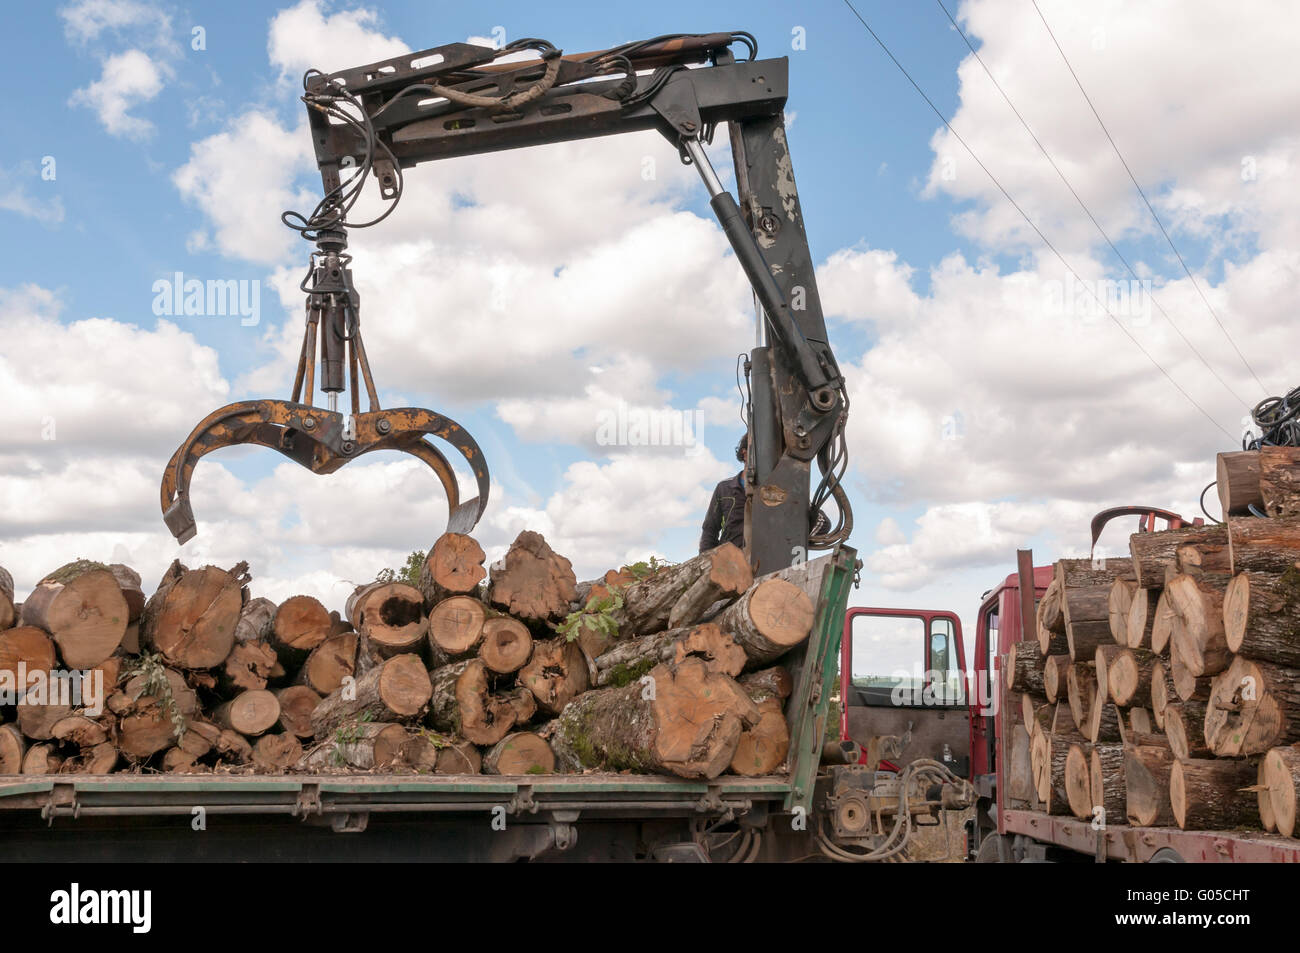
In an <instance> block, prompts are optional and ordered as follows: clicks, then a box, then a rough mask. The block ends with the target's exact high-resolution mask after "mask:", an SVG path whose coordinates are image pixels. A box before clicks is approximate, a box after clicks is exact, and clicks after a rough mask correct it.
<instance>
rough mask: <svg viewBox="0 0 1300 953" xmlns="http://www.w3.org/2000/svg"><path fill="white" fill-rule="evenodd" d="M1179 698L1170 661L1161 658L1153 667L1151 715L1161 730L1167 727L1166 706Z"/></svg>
mask: <svg viewBox="0 0 1300 953" xmlns="http://www.w3.org/2000/svg"><path fill="white" fill-rule="evenodd" d="M1177 698H1178V692H1177V690H1176V689H1175V688H1174V677H1173V675H1171V674H1170V672H1169V663H1168V662H1166V661H1164V660H1163V659H1161V660H1159V661H1157V662H1156V663H1155V664H1154V665H1153V666H1152V667H1151V716H1152V718H1154V719H1155V723H1156V727H1157V728H1159V729H1160V730H1161V731H1164V729H1165V708H1166V707H1167V706H1168V705H1169V703H1170V702H1171V701H1174V700H1176V699H1177Z"/></svg>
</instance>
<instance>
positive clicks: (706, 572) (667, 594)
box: [614, 543, 793, 638]
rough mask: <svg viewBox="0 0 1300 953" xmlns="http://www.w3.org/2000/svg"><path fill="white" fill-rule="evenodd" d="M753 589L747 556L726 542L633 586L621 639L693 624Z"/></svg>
mask: <svg viewBox="0 0 1300 953" xmlns="http://www.w3.org/2000/svg"><path fill="white" fill-rule="evenodd" d="M767 578H776V577H767ZM782 581H784V580H782ZM753 585H754V575H753V572H752V570H751V569H750V567H749V561H748V560H746V559H745V554H744V553H742V552H741V551H740V550H739V549H738V548H737V547H735V546H733V545H732V544H731V543H723V544H722V545H721V546H718V547H717V548H716V549H712V550H709V551H708V552H707V553H701V554H700V555H698V556H695V557H694V558H692V559H688V560H686V561H685V562H682V563H678V564H677V565H674V566H667V567H665V568H663V569H660V570H659V571H658V572H656V573H655V574H654V575H652V576H649V577H647V578H645V579H641V580H640V581H638V582H634V583H632V584H631V585H630V586H628V587H627V589H626V590H624V592H623V608H622V609H620V610H617V611H615V613H614V618H615V620H616V622H617V623H618V629H619V634H618V637H619V638H628V637H630V636H634V635H649V634H651V633H654V632H661V631H663V630H664V629H668V628H680V627H682V626H687V625H692V624H694V623H696V622H698V621H700V620H701V619H702V618H703V617H704V616H705V615H706V614H708V613H709V612H710V611H711V609H712V607H713V606H714V605H716V604H717V603H719V602H730V601H731V600H734V599H736V598H737V597H740V596H742V595H743V594H745V593H746V592H748V591H749V590H750V589H751V588H752V587H753ZM788 585H793V583H788Z"/></svg>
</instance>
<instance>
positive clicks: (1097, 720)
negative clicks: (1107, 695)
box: [1084, 695, 1120, 744]
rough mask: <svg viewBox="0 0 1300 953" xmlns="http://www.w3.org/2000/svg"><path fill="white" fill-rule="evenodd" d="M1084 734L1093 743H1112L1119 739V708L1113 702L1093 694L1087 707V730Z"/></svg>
mask: <svg viewBox="0 0 1300 953" xmlns="http://www.w3.org/2000/svg"><path fill="white" fill-rule="evenodd" d="M1084 734H1085V735H1086V736H1087V738H1088V740H1089V741H1091V742H1092V743H1093V744H1114V743H1115V742H1117V741H1119V740H1120V735H1119V709H1118V708H1116V707H1115V703H1114V702H1111V701H1108V700H1107V701H1103V700H1102V699H1101V697H1100V696H1099V695H1098V696H1094V698H1093V704H1092V706H1091V707H1090V708H1089V709H1088V730H1087V731H1085V732H1084Z"/></svg>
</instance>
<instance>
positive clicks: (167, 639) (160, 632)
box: [140, 560, 248, 669]
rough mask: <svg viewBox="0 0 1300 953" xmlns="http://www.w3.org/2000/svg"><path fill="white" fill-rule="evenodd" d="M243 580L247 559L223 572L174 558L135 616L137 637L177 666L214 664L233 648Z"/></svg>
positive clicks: (246, 577) (244, 579)
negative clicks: (193, 566)
mask: <svg viewBox="0 0 1300 953" xmlns="http://www.w3.org/2000/svg"><path fill="white" fill-rule="evenodd" d="M247 582H248V564H247V563H242V562H241V563H239V564H238V565H236V566H235V567H234V568H232V569H231V570H230V571H229V572H227V571H226V570H224V569H218V568H217V567H216V566H204V567H203V568H202V569H194V570H189V569H186V568H185V567H184V566H183V565H181V563H180V561H179V560H176V561H174V562H173V563H172V564H171V566H170V567H169V568H168V570H167V572H166V573H165V574H164V575H163V578H162V582H161V583H160V584H159V586H158V590H157V591H156V592H155V593H154V594H153V595H152V596H150V597H149V601H148V602H147V603H145V607H144V611H143V612H142V613H141V615H140V638H141V641H143V642H144V644H145V645H147V646H149V647H150V648H153V649H154V650H156V651H158V652H160V653H162V656H163V658H164V659H166V660H167V662H168V663H169V664H171V665H175V666H177V667H178V668H186V669H203V668H215V667H216V666H218V665H220V664H221V663H222V662H224V661H225V660H226V656H228V655H229V654H230V650H231V648H233V647H234V644H235V626H236V625H237V624H238V622H239V616H240V611H241V610H242V608H243V592H244V587H245V585H246V583H247Z"/></svg>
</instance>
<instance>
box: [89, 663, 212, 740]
mask: <svg viewBox="0 0 1300 953" xmlns="http://www.w3.org/2000/svg"><path fill="white" fill-rule="evenodd" d="M107 704H108V707H109V709H110V710H112V711H114V712H115V713H117V714H119V715H120V716H121V718H120V720H119V722H118V726H117V746H118V748H120V749H121V752H122V754H124V755H125V756H126V757H128V758H131V759H133V760H136V761H143V760H145V759H146V758H148V757H150V756H152V755H154V754H157V753H158V752H159V751H162V750H163V749H164V748H168V747H171V746H172V745H173V744H175V743H176V741H177V739H179V738H182V737H184V735H185V733H186V731H187V730H188V728H189V724H190V721H191V720H192V717H193V715H194V714H195V712H197V711H198V707H199V702H198V696H197V695H195V693H194V690H193V689H192V688H190V687H189V685H187V684H186V683H185V678H184V676H182V675H181V673H180V672H177V671H175V670H174V669H162V670H161V671H154V672H153V673H152V675H151V676H146V675H144V674H138V675H133V676H131V678H129V679H128V680H127V682H126V684H125V685H124V686H122V690H121V691H120V692H118V693H116V695H115V696H110V697H109V699H108V703H107Z"/></svg>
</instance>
